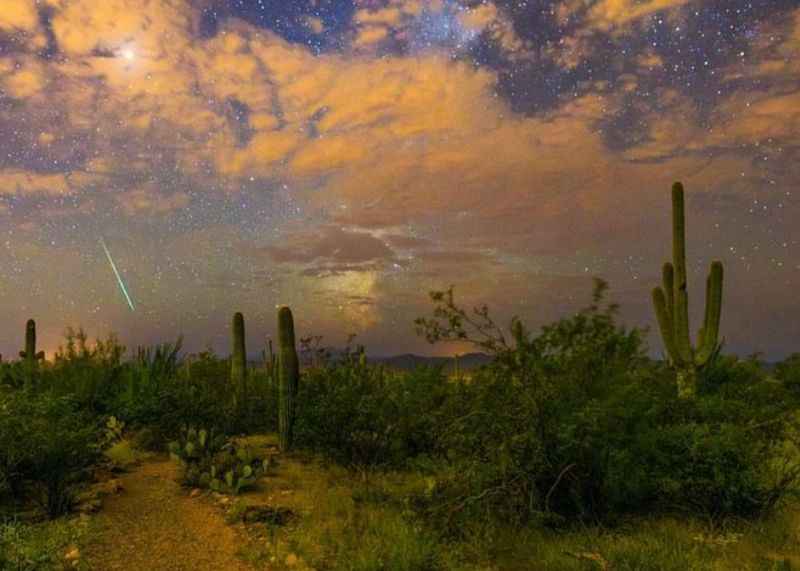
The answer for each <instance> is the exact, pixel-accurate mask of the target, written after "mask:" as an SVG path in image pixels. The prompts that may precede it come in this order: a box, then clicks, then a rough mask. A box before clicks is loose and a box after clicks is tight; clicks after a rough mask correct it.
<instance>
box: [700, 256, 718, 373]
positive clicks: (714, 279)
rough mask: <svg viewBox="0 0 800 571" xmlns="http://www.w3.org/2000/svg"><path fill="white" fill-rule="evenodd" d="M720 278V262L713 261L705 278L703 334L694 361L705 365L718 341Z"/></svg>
mask: <svg viewBox="0 0 800 571" xmlns="http://www.w3.org/2000/svg"><path fill="white" fill-rule="evenodd" d="M722 280H723V268H722V263H721V262H717V261H715V262H713V263H712V264H711V271H710V272H709V275H708V279H707V280H706V318H705V322H704V324H703V329H702V331H703V334H702V338H701V340H700V341H699V342H698V350H697V358H696V363H697V365H698V366H703V365H705V364H706V363H707V362H708V360H709V359H710V358H711V355H712V354H713V353H714V351H715V350H716V348H717V344H718V342H719V323H720V318H721V317H722Z"/></svg>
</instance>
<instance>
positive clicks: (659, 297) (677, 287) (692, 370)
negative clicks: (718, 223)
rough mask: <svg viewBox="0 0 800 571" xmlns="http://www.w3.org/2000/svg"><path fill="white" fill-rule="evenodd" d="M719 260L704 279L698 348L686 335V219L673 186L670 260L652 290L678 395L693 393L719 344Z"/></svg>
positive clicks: (676, 186)
mask: <svg viewBox="0 0 800 571" xmlns="http://www.w3.org/2000/svg"><path fill="white" fill-rule="evenodd" d="M722 274H723V271H722V262H719V261H714V262H712V263H711V271H710V272H709V274H708V278H706V307H705V317H704V319H703V326H702V327H701V328H700V331H699V332H698V336H697V347H692V342H691V339H690V337H689V294H688V292H687V287H686V218H685V214H684V203H683V185H682V184H681V183H679V182H676V183H675V184H674V185H673V186H672V263H669V262H666V263H665V264H664V268H663V271H662V287H656V288H655V289H653V306H654V307H655V311H656V317H657V318H658V325H659V328H660V329H661V337H662V339H663V340H664V347H665V349H666V351H667V356H668V357H669V361H670V363H671V364H672V366H673V367H674V368H675V369H676V371H677V380H678V396H680V397H681V398H688V397H691V396H693V395H694V394H695V391H696V385H697V372H698V370H700V369H702V368H703V367H705V366H706V365H707V364H708V362H709V361H710V359H711V358H712V356H713V355H714V353H715V351H716V350H717V347H718V346H719V342H718V339H719V322H720V317H721V314H722Z"/></svg>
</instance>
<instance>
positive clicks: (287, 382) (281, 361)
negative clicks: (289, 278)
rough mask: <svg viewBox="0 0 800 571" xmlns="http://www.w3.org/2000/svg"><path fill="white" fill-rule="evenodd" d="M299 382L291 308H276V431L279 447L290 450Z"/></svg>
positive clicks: (298, 363)
mask: <svg viewBox="0 0 800 571" xmlns="http://www.w3.org/2000/svg"><path fill="white" fill-rule="evenodd" d="M299 383H300V360H299V359H298V358H297V347H296V346H295V338H294V318H293V317H292V310H291V309H289V308H288V307H286V306H283V307H281V308H280V309H279V310H278V407H279V410H278V431H279V433H280V434H279V440H280V448H281V450H282V451H287V450H290V449H291V447H292V439H293V437H294V431H293V429H294V420H295V410H296V407H297V403H296V400H297V388H298V385H299Z"/></svg>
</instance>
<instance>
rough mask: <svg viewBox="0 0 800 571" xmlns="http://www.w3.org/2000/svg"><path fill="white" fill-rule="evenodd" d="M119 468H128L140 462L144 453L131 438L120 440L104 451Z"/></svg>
mask: <svg viewBox="0 0 800 571" xmlns="http://www.w3.org/2000/svg"><path fill="white" fill-rule="evenodd" d="M103 454H104V455H105V457H106V458H108V460H110V461H111V462H112V463H113V464H114V466H116V467H117V468H120V469H123V470H127V469H129V468H131V467H133V466H135V465H136V464H138V463H139V462H140V461H141V460H142V459H143V458H144V456H145V455H144V454H143V453H142V452H139V451H138V450H136V449H135V448H134V447H133V445H132V444H131V441H130V440H127V439H125V440H120V441H119V442H116V443H115V444H113V445H112V446H111V447H109V448H108V449H106V450H105V452H104V453H103Z"/></svg>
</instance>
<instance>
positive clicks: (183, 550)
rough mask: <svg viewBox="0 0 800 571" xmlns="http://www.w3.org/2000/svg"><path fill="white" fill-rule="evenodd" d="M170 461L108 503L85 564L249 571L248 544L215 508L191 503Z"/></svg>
mask: <svg viewBox="0 0 800 571" xmlns="http://www.w3.org/2000/svg"><path fill="white" fill-rule="evenodd" d="M177 472H178V467H177V465H176V464H175V463H174V462H171V461H169V460H167V459H164V460H158V461H155V462H146V463H144V464H143V465H142V466H140V467H139V468H136V469H134V471H132V472H131V473H128V474H125V475H124V476H123V477H122V478H121V482H122V485H123V487H124V491H123V492H122V493H121V494H119V495H117V496H113V497H108V498H106V500H105V502H104V505H103V509H102V511H101V512H100V513H99V514H98V515H97V516H96V526H95V529H96V530H97V535H96V537H94V538H93V539H92V542H91V545H90V546H88V547H87V548H86V551H85V553H84V562H85V563H87V564H88V565H89V568H90V569H92V570H96V571H114V570H117V569H120V570H122V569H126V570H131V571H134V570H142V571H161V570H163V571H183V570H186V571H189V570H191V571H205V570H211V569H214V570H226V571H227V570H230V571H240V570H242V571H248V570H252V569H253V568H252V567H250V566H248V565H247V564H245V563H244V562H243V561H241V560H239V559H238V558H237V556H236V551H237V549H238V547H239V546H241V545H242V544H243V543H244V542H245V541H246V540H245V539H244V538H242V537H240V536H239V531H238V530H237V529H235V528H233V527H231V526H228V525H226V523H225V521H224V520H223V517H222V514H221V513H220V512H219V511H217V510H215V509H214V508H213V507H212V506H210V505H208V504H206V503H205V502H201V501H198V500H195V499H190V498H189V497H188V496H187V494H186V491H185V490H183V489H181V487H180V486H179V484H178V483H177V481H176V478H177V475H178V474H177Z"/></svg>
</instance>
